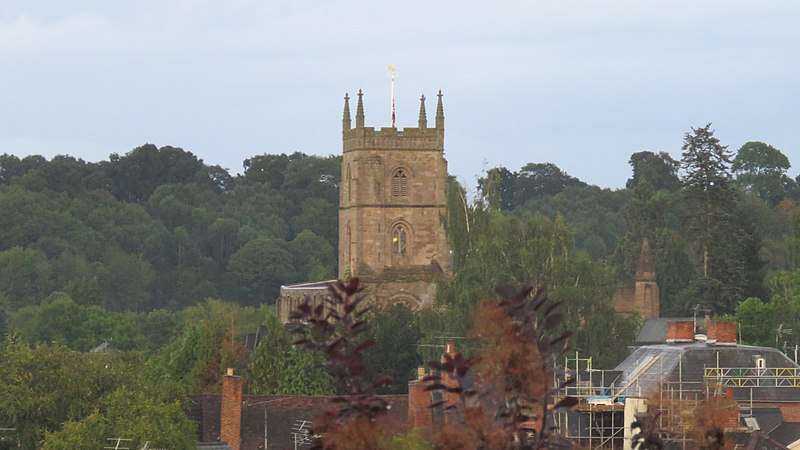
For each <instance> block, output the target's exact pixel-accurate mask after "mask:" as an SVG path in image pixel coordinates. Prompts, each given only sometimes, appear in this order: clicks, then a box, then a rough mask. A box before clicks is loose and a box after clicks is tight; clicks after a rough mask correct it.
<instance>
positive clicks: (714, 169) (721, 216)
mask: <svg viewBox="0 0 800 450" xmlns="http://www.w3.org/2000/svg"><path fill="white" fill-rule="evenodd" d="M682 150H683V159H681V167H682V168H683V170H684V171H685V174H684V177H683V186H684V189H685V190H686V196H687V200H688V201H689V204H690V205H691V207H692V212H694V217H695V219H694V220H693V223H692V225H693V227H692V228H693V231H694V233H695V236H696V240H697V241H698V243H699V244H700V246H701V248H702V252H703V270H702V274H703V276H704V277H709V276H711V247H712V245H713V244H714V238H715V237H716V236H715V235H714V231H715V229H716V228H717V227H718V225H719V222H721V221H724V220H726V219H727V215H728V214H729V213H730V210H731V203H732V202H733V201H734V199H733V198H732V197H733V196H734V193H733V191H732V190H731V189H730V181H731V174H730V165H731V153H730V151H728V147H727V146H725V145H722V144H720V142H719V139H717V138H716V137H715V136H714V131H713V130H712V129H711V124H710V123H709V124H706V126H705V127H700V128H692V131H691V133H686V135H685V136H684V140H683V147H682Z"/></svg>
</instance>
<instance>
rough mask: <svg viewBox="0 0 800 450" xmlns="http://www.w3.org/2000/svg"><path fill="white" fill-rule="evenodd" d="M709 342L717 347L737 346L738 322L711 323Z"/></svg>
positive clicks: (709, 326) (709, 325)
mask: <svg viewBox="0 0 800 450" xmlns="http://www.w3.org/2000/svg"><path fill="white" fill-rule="evenodd" d="M708 341H709V343H713V344H716V345H736V322H711V323H709V324H708Z"/></svg>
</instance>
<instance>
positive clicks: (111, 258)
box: [96, 248, 154, 311]
mask: <svg viewBox="0 0 800 450" xmlns="http://www.w3.org/2000/svg"><path fill="white" fill-rule="evenodd" d="M96 275H97V280H98V283H99V284H100V289H102V291H103V294H104V295H105V297H106V307H107V308H108V309H110V310H114V311H124V310H134V311H142V310H144V309H145V308H147V307H148V306H150V305H149V300H150V289H151V284H152V282H153V279H154V275H153V271H152V268H151V266H150V263H149V262H148V261H147V260H146V259H144V258H143V257H142V256H141V255H131V254H127V253H124V252H122V251H121V250H119V249H114V248H112V249H109V250H108V251H107V252H106V254H105V255H104V257H103V263H102V264H100V265H99V266H98V267H97V270H96Z"/></svg>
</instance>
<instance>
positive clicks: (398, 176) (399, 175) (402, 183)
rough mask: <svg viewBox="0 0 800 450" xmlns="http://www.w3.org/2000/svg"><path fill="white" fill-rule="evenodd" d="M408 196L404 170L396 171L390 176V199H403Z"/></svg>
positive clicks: (406, 177)
mask: <svg viewBox="0 0 800 450" xmlns="http://www.w3.org/2000/svg"><path fill="white" fill-rule="evenodd" d="M407 194H408V176H407V175H406V170H405V169H402V168H400V169H397V170H395V171H394V173H393V174H392V197H405V196H406V195H407Z"/></svg>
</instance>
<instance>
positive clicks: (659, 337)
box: [633, 317, 694, 346]
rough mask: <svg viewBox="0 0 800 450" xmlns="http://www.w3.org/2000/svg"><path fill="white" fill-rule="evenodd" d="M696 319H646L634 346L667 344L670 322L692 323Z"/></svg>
mask: <svg viewBox="0 0 800 450" xmlns="http://www.w3.org/2000/svg"><path fill="white" fill-rule="evenodd" d="M693 320H694V319H693V318H691V317H689V318H675V317H657V318H652V319H646V320H645V321H644V323H643V324H642V327H641V328H639V333H638V334H637V335H636V341H634V344H633V345H634V346H640V345H653V344H664V343H666V342H667V324H668V323H669V322H691V321H693Z"/></svg>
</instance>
